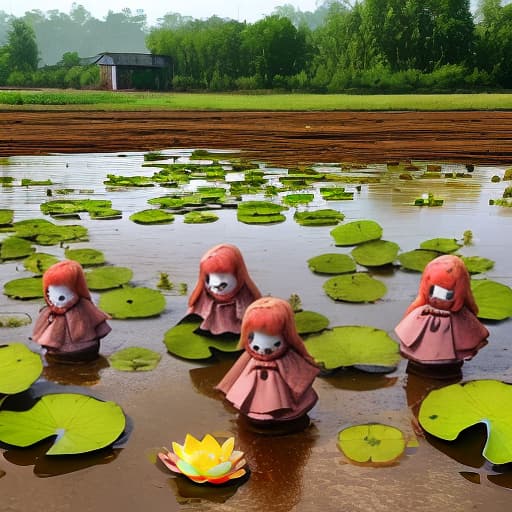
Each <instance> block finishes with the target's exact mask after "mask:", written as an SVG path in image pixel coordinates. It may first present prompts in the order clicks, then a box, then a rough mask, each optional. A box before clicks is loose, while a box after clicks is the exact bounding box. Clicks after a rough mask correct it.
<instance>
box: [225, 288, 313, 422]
mask: <svg viewBox="0 0 512 512" xmlns="http://www.w3.org/2000/svg"><path fill="white" fill-rule="evenodd" d="M240 348H243V349H245V352H244V353H243V354H242V355H241V356H240V358H239V359H238V360H237V361H236V362H235V364H234V365H233V366H232V367H231V369H230V370H229V371H228V373H227V374H226V375H225V376H224V378H223V379H222V380H221V381H220V383H219V384H218V385H217V386H216V388H215V389H218V390H220V391H222V392H223V393H224V394H225V395H226V399H227V400H228V401H229V402H231V403H232V404H233V406H234V407H235V408H236V409H238V410H239V411H240V412H241V413H242V414H243V415H244V416H246V417H248V418H249V419H251V420H256V421H261V422H280V421H281V422H282V421H289V420H295V419H298V418H301V417H303V416H304V415H305V414H306V413H307V412H308V411H309V410H310V409H311V408H312V407H313V406H314V405H315V404H316V402H317V400H318V396H317V394H316V392H315V390H314V389H313V387H312V384H313V381H314V380H315V377H316V376H317V375H318V373H319V371H320V370H319V369H318V367H317V366H316V365H315V363H314V362H313V359H312V358H311V356H310V355H309V354H308V352H307V350H306V347H305V346H304V342H303V341H302V339H301V338H300V336H299V334H298V333H297V330H296V327H295V321H294V317H293V311H292V308H291V306H290V304H289V303H288V302H286V301H284V300H282V299H277V298H274V297H263V298H261V299H258V300H257V301H255V302H253V303H252V304H251V305H250V306H249V307H248V308H247V310H246V312H245V315H244V318H243V321H242V333H241V337H240Z"/></svg>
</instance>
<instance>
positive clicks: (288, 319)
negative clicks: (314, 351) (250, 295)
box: [238, 297, 316, 366]
mask: <svg viewBox="0 0 512 512" xmlns="http://www.w3.org/2000/svg"><path fill="white" fill-rule="evenodd" d="M241 331H242V332H241V333H240V341H239V343H238V346H239V348H244V349H247V348H248V347H249V334H250V333H251V332H254V331H262V332H264V333H266V334H270V335H282V336H283V338H284V341H285V342H286V343H287V344H288V345H289V346H290V347H292V348H293V350H295V352H297V353H299V354H300V355H301V356H302V357H304V359H306V360H307V361H309V362H311V363H313V364H314V365H315V366H316V363H315V362H314V361H313V358H312V357H311V356H310V355H309V354H308V351H307V350H306V347H305V345H304V342H303V341H302V338H301V337H300V336H299V333H298V332H297V328H296V326H295V318H294V316H293V310H292V307H291V306H290V304H289V303H288V302H287V301H285V300H283V299H278V298H276V297H262V298H261V299H258V300H256V301H254V302H253V303H252V304H251V305H250V306H248V308H247V309H246V310H245V314H244V317H243V319H242V330H241Z"/></svg>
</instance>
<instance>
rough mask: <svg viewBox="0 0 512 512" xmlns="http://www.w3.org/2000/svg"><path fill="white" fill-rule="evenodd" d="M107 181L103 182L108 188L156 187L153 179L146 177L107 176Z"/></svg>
mask: <svg viewBox="0 0 512 512" xmlns="http://www.w3.org/2000/svg"><path fill="white" fill-rule="evenodd" d="M107 178H108V179H107V180H105V181H104V182H103V184H104V185H107V186H108V187H154V186H155V184H154V183H153V182H152V180H151V178H148V177H146V176H116V175H115V174H107Z"/></svg>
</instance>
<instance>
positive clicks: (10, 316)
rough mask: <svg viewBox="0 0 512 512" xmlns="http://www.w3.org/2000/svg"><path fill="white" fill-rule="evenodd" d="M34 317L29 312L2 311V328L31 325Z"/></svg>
mask: <svg viewBox="0 0 512 512" xmlns="http://www.w3.org/2000/svg"><path fill="white" fill-rule="evenodd" d="M31 323H32V318H30V316H29V315H28V314H27V313H0V328H16V327H23V326H24V325H30V324H31Z"/></svg>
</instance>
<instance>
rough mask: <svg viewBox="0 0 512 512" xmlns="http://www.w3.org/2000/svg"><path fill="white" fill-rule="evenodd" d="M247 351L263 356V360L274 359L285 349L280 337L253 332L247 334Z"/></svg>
mask: <svg viewBox="0 0 512 512" xmlns="http://www.w3.org/2000/svg"><path fill="white" fill-rule="evenodd" d="M248 337H249V349H250V350H251V351H252V352H254V353H255V354H257V355H258V356H260V357H261V356H263V357H264V358H265V359H275V358H277V357H279V356H280V355H281V354H282V353H283V352H284V351H285V349H286V343H285V341H284V339H283V337H282V336H281V335H275V334H274V335H271V334H266V333H264V332H261V331H254V332H251V333H250V334H249V336H248Z"/></svg>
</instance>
